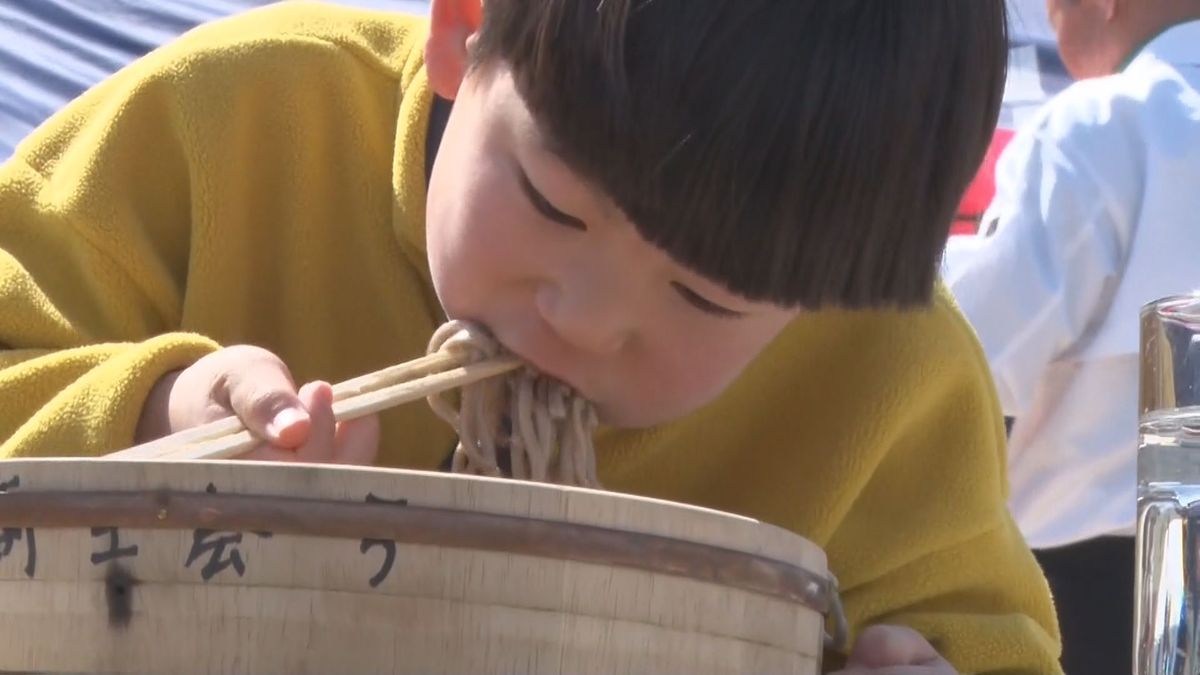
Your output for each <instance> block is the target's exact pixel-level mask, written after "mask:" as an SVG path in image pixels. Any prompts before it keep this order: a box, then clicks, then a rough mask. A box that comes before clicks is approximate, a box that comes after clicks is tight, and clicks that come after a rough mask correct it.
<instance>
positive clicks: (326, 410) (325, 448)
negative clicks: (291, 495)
mask: <svg viewBox="0 0 1200 675" xmlns="http://www.w3.org/2000/svg"><path fill="white" fill-rule="evenodd" d="M299 398H300V402H301V403H302V404H303V405H304V408H305V409H306V410H307V411H308V417H309V420H310V421H311V422H310V424H309V428H308V437H307V438H306V439H305V440H304V442H303V443H301V444H300V447H298V448H296V458H297V459H299V460H300V461H301V462H317V463H323V462H332V461H333V454H334V450H335V448H336V445H335V443H334V434H335V432H336V431H337V421H336V420H334V418H333V387H331V386H330V385H329V383H328V382H309V383H308V384H306V385H304V386H303V387H300V394H299Z"/></svg>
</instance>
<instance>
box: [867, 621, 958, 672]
mask: <svg viewBox="0 0 1200 675" xmlns="http://www.w3.org/2000/svg"><path fill="white" fill-rule="evenodd" d="M939 661H941V656H940V655H939V654H938V653H937V650H936V649H934V648H933V645H931V644H929V641H928V640H926V639H925V638H924V637H922V636H921V634H920V633H918V632H917V631H915V630H913V629H911V628H908V627H906V626H871V627H869V628H867V629H866V630H864V631H863V632H862V634H861V635H859V636H858V640H857V641H856V642H855V643H854V650H853V651H852V652H851V653H850V658H849V660H848V661H847V663H846V665H847V666H851V667H854V666H858V667H864V668H867V669H871V668H881V667H884V666H923V665H933V664H937V663H938V662H939Z"/></svg>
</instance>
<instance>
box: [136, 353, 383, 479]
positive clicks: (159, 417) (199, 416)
mask: <svg viewBox="0 0 1200 675" xmlns="http://www.w3.org/2000/svg"><path fill="white" fill-rule="evenodd" d="M230 415H236V416H237V417H238V418H239V419H241V420H242V424H244V425H245V426H246V428H247V429H249V430H250V432H251V433H252V434H254V435H255V436H257V437H258V438H260V439H262V440H263V444H262V445H261V446H259V447H258V448H256V449H255V450H253V451H252V452H250V453H249V454H247V455H246V456H245V459H259V460H270V461H289V460H291V461H302V462H334V463H339V464H370V463H371V462H372V461H374V459H375V454H376V452H377V451H378V449H379V419H378V418H377V417H375V416H370V417H364V418H361V419H357V420H354V421H350V422H341V423H338V422H336V421H335V420H334V418H333V389H332V388H331V387H330V386H329V384H328V383H325V382H310V383H308V384H306V385H304V386H303V387H300V389H299V391H297V390H296V385H295V384H294V383H293V382H292V376H291V373H289V372H288V369H287V366H285V365H284V364H283V361H281V360H280V359H279V357H278V356H275V355H274V354H272V353H271V352H269V351H267V350H265V349H260V348H258V347H249V346H238V347H227V348H225V349H222V350H219V351H216V352H213V353H212V354H209V355H208V356H205V357H204V358H202V359H200V360H199V361H197V362H196V363H195V364H193V365H192V366H191V367H189V368H186V369H184V370H181V371H176V372H174V373H169V374H167V375H165V376H164V377H163V378H162V379H161V380H159V381H158V383H157V384H155V385H154V389H153V390H151V392H150V396H149V398H148V399H147V401H146V404H145V406H144V407H143V408H142V416H141V419H140V420H139V422H138V431H137V442H139V443H142V442H146V441H150V440H154V439H156V438H161V437H163V436H166V435H168V434H173V433H175V432H178V431H182V430H184V429H189V428H192V427H196V426H199V425H201V424H205V423H207V422H212V421H213V420H218V419H221V418H223V417H228V416H230Z"/></svg>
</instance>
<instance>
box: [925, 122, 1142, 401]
mask: <svg viewBox="0 0 1200 675" xmlns="http://www.w3.org/2000/svg"><path fill="white" fill-rule="evenodd" d="M1070 103H1071V101H1069V100H1068V101H1064V102H1062V104H1061V105H1058V106H1051V107H1050V109H1049V110H1047V111H1046V112H1045V113H1044V116H1043V118H1042V119H1041V121H1040V122H1039V123H1038V124H1035V125H1034V126H1033V127H1032V128H1031V129H1029V130H1026V131H1024V132H1022V133H1021V134H1019V135H1018V137H1017V139H1016V140H1015V141H1014V142H1013V144H1012V145H1011V146H1010V147H1009V148H1007V149H1006V150H1005V153H1004V155H1003V157H1002V159H1001V166H1000V171H999V173H998V176H997V195H996V199H995V200H994V202H993V203H992V205H991V207H990V208H989V209H988V212H987V214H985V216H984V221H983V226H982V229H981V231H980V233H979V235H978V236H974V237H952V238H951V240H950V243H949V245H948V246H947V250H946V259H945V277H946V281H947V283H948V284H949V286H950V288H951V290H952V291H953V293H954V295H955V297H956V298H957V299H958V302H959V304H960V305H961V306H962V310H963V312H964V313H965V314H966V315H967V318H968V319H970V321H971V323H972V325H973V326H974V327H975V330H976V332H977V333H978V335H979V339H980V341H981V342H982V343H983V346H984V351H985V352H986V353H987V357H988V360H989V362H990V363H991V367H992V372H993V374H994V376H995V379H996V386H997V389H998V392H999V395H1000V402H1001V405H1002V406H1003V408H1004V411H1005V412H1006V413H1007V414H1009V415H1014V416H1017V417H1020V416H1021V415H1022V414H1023V413H1024V412H1026V411H1027V410H1028V409H1029V407H1030V406H1031V405H1032V402H1033V398H1034V396H1035V395H1036V394H1037V387H1038V383H1039V382H1040V381H1041V379H1042V376H1043V375H1044V373H1045V370H1046V368H1047V367H1048V366H1049V365H1050V364H1051V362H1053V361H1055V360H1057V359H1060V358H1062V357H1063V356H1065V355H1067V354H1069V353H1070V352H1071V350H1073V349H1076V348H1078V346H1079V345H1080V344H1081V343H1082V341H1084V340H1085V339H1086V338H1087V336H1088V335H1089V334H1090V331H1092V330H1094V329H1095V327H1096V326H1097V324H1098V323H1099V322H1100V321H1101V320H1102V319H1103V318H1104V317H1105V315H1106V313H1107V309H1108V303H1109V301H1110V298H1111V295H1112V293H1113V292H1114V290H1115V288H1116V286H1117V284H1118V283H1119V282H1120V281H1121V277H1122V276H1123V274H1124V268H1125V262H1126V259H1127V257H1128V253H1129V249H1130V247H1131V246H1132V240H1133V236H1134V228H1135V226H1136V221H1137V208H1138V204H1139V202H1140V198H1139V195H1140V193H1141V187H1140V181H1139V180H1138V178H1137V176H1138V171H1137V170H1136V168H1135V166H1134V165H1135V164H1136V163H1137V162H1138V161H1139V157H1138V152H1137V149H1136V147H1129V152H1128V153H1125V154H1123V155H1119V156H1123V157H1125V158H1126V159H1125V160H1124V161H1123V162H1121V163H1119V164H1120V166H1114V165H1113V163H1112V162H1105V161H1103V158H1102V157H1095V156H1094V155H1095V154H1096V153H1097V149H1103V152H1107V153H1112V155H1113V156H1118V155H1116V153H1117V150H1114V148H1118V149H1119V148H1124V147H1126V146H1136V144H1133V143H1131V140H1132V135H1131V134H1130V133H1128V131H1127V130H1126V129H1125V128H1124V127H1123V125H1121V124H1119V123H1117V122H1118V121H1119V120H1118V121H1110V122H1107V123H1103V124H1101V123H1096V124H1089V123H1088V122H1087V118H1088V117H1087V116H1086V115H1083V114H1081V113H1079V112H1078V111H1076V110H1074V109H1073V108H1071V107H1070V106H1069V105H1068V104H1070ZM1075 115H1079V118H1078V119H1075V118H1074V116H1075Z"/></svg>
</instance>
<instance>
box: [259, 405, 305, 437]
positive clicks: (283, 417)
mask: <svg viewBox="0 0 1200 675" xmlns="http://www.w3.org/2000/svg"><path fill="white" fill-rule="evenodd" d="M307 421H308V414H307V413H305V412H304V411H303V410H297V409H295V408H284V409H283V410H280V411H279V412H278V413H276V414H275V419H273V420H271V423H270V424H268V425H267V433H268V434H270V435H271V436H274V437H276V438H278V437H279V436H282V435H283V432H284V431H286V430H287V429H290V428H291V427H292V426H294V425H296V424H299V423H301V422H307Z"/></svg>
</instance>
